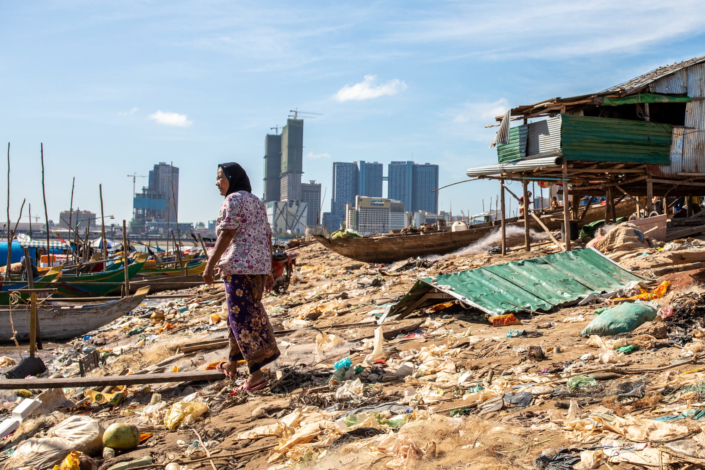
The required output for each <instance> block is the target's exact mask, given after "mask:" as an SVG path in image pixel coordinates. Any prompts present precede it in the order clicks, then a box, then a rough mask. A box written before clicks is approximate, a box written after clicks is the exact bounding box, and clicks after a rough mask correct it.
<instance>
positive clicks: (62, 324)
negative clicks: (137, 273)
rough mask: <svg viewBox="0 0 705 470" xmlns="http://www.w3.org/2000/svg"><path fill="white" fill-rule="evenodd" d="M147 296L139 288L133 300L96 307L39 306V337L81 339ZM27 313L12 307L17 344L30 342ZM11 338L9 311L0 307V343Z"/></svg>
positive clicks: (24, 308) (25, 307) (146, 289)
mask: <svg viewBox="0 0 705 470" xmlns="http://www.w3.org/2000/svg"><path fill="white" fill-rule="evenodd" d="M148 293H149V287H142V288H140V289H139V290H138V291H137V292H136V293H135V295H133V296H128V297H124V298H122V299H119V300H112V301H109V302H103V303H99V304H93V305H86V304H78V305H67V304H66V303H59V304H58V305H47V304H42V305H40V306H39V307H38V308H37V318H38V322H39V332H40V336H41V338H42V340H43V341H49V340H50V341H61V340H68V339H72V338H75V337H77V336H83V335H85V334H86V333H88V332H90V331H93V330H95V329H98V328H100V327H101V326H104V325H107V324H108V323H110V322H112V321H115V320H117V319H118V318H120V317H122V316H123V315H125V314H127V313H129V312H130V311H132V310H133V309H135V308H136V307H138V306H139V305H140V304H141V303H142V301H143V300H144V299H145V297H147V294H148ZM29 310H30V307H29V305H18V306H13V307H12V323H13V324H14V326H15V331H16V332H17V336H16V338H17V340H18V341H26V340H28V339H29ZM11 338H12V324H11V322H10V309H9V308H8V307H3V308H0V339H1V340H2V341H10V339H11Z"/></svg>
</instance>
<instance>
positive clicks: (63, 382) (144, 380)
mask: <svg viewBox="0 0 705 470" xmlns="http://www.w3.org/2000/svg"><path fill="white" fill-rule="evenodd" d="M224 378H225V375H224V374H223V373H222V372H220V371H217V370H196V371H191V372H172V373H165V374H139V375H136V374H132V375H124V376H119V375H118V376H108V377H71V378H67V379H24V380H23V379H17V380H0V390H14V389H16V388H23V389H45V388H64V387H108V386H117V385H143V384H157V383H169V382H195V381H199V382H200V381H211V380H222V379H224Z"/></svg>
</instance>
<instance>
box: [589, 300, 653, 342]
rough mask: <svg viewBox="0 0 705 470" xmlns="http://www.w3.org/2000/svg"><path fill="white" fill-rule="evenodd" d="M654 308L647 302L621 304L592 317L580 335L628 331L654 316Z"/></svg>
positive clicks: (613, 333) (600, 334)
mask: <svg viewBox="0 0 705 470" xmlns="http://www.w3.org/2000/svg"><path fill="white" fill-rule="evenodd" d="M656 313H657V312H656V309H655V308H654V307H652V306H651V305H649V304H647V303H633V304H626V303H625V304H622V305H619V306H617V307H614V308H611V309H609V310H607V311H605V312H603V313H602V315H600V316H599V317H596V318H595V319H593V320H592V321H591V322H590V324H589V325H588V326H586V327H585V329H584V330H583V331H582V333H581V335H583V336H588V335H599V336H613V335H618V334H620V333H629V332H630V331H634V330H636V329H637V328H638V327H640V326H641V325H643V324H644V323H646V322H647V321H653V319H654V318H656Z"/></svg>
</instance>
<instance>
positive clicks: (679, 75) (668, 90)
mask: <svg viewBox="0 0 705 470" xmlns="http://www.w3.org/2000/svg"><path fill="white" fill-rule="evenodd" d="M649 91H650V92H651V93H665V94H671V95H679V94H681V93H687V92H688V69H682V70H679V71H677V72H675V73H672V74H671V75H666V76H665V77H663V78H659V79H658V80H656V81H655V82H653V83H651V84H650V85H649Z"/></svg>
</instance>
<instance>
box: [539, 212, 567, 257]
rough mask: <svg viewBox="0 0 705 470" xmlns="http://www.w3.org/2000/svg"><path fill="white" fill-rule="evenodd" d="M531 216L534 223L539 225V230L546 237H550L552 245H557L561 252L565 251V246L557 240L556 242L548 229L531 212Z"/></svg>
mask: <svg viewBox="0 0 705 470" xmlns="http://www.w3.org/2000/svg"><path fill="white" fill-rule="evenodd" d="M531 216H532V217H533V218H534V219H535V220H536V222H538V223H539V225H540V226H541V228H542V229H543V230H544V231H545V232H546V233H547V234H548V236H549V237H551V240H553V243H555V244H556V245H558V246H559V247H560V249H561V250H563V251H566V248H565V246H564V245H563V244H562V243H560V242H559V241H558V240H556V238H555V237H554V236H553V234H552V233H551V231H550V230H549V229H548V227H546V225H545V224H544V223H543V222H541V219H539V217H538V216H537V215H536V214H534V213H533V212H532V213H531Z"/></svg>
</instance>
